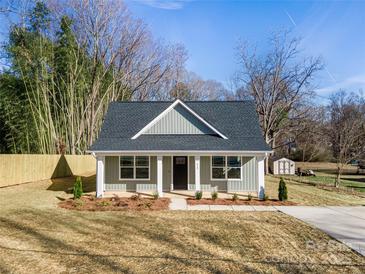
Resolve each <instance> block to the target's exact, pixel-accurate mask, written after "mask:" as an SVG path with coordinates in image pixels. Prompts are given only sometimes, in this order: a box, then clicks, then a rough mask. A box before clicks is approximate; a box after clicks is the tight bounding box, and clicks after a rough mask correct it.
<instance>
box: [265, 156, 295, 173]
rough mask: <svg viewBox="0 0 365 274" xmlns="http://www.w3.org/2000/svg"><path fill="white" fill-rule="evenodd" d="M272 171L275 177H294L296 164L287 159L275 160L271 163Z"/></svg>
mask: <svg viewBox="0 0 365 274" xmlns="http://www.w3.org/2000/svg"><path fill="white" fill-rule="evenodd" d="M270 162H271V170H272V173H273V174H274V175H294V174H295V162H294V161H292V160H290V159H287V158H274V159H272V160H271V161H270Z"/></svg>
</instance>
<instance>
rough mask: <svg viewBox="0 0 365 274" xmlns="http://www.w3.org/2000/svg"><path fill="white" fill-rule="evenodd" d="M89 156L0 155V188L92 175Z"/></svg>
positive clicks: (92, 161) (93, 170)
mask: <svg viewBox="0 0 365 274" xmlns="http://www.w3.org/2000/svg"><path fill="white" fill-rule="evenodd" d="M95 167H96V161H95V158H94V157H93V156H91V155H43V154H0V187H3V186H9V185H14V184H21V183H26V182H33V181H40V180H46V179H52V178H59V177H67V176H72V175H85V174H88V175H90V174H94V173H95Z"/></svg>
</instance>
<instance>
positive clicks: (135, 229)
mask: <svg viewBox="0 0 365 274" xmlns="http://www.w3.org/2000/svg"><path fill="white" fill-rule="evenodd" d="M65 181H66V185H67V187H66V189H67V188H68V187H69V185H70V182H71V180H65ZM86 186H87V187H88V184H87V183H86ZM64 189H65V187H64V184H63V181H62V180H56V181H55V182H53V183H52V182H49V181H43V182H36V183H30V184H25V185H19V186H13V187H9V188H3V189H0V197H1V199H0V273H70V272H74V273H113V272H114V273H115V272H118V273H153V272H155V273H176V272H185V273H186V272H193V273H222V272H225V273H238V272H246V273H247V272H254V273H263V272H265V273H293V272H296V273H304V272H317V273H344V272H347V273H348V272H351V273H364V271H365V259H364V257H362V256H360V255H358V254H357V253H355V252H353V251H352V250H350V249H349V248H348V247H346V246H344V245H342V244H340V243H339V242H337V241H334V240H333V239H331V238H330V237H329V236H327V235H326V234H324V233H322V232H321V231H319V230H317V229H314V228H312V227H311V226H309V225H306V224H305V223H303V222H301V221H298V220H296V219H294V218H291V217H289V216H286V215H284V214H281V213H277V212H207V211H204V212H188V211H185V212H184V211H182V212H171V211H160V212H78V211H68V210H65V209H61V208H58V207H57V203H58V201H59V200H60V199H63V198H65V197H68V196H69V194H66V193H65V192H64ZM291 191H293V189H292V188H291ZM292 194H294V193H292Z"/></svg>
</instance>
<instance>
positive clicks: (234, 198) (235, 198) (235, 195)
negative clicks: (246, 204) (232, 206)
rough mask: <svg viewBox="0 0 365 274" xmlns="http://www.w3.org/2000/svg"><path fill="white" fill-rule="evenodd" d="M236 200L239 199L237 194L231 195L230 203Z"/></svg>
mask: <svg viewBox="0 0 365 274" xmlns="http://www.w3.org/2000/svg"><path fill="white" fill-rule="evenodd" d="M238 200H239V197H238V195H237V193H234V194H233V195H232V201H233V202H235V201H238Z"/></svg>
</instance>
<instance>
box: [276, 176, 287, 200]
mask: <svg viewBox="0 0 365 274" xmlns="http://www.w3.org/2000/svg"><path fill="white" fill-rule="evenodd" d="M278 196H279V200H280V201H286V200H288V189H287V188H286V183H285V181H284V179H283V178H280V182H279V189H278Z"/></svg>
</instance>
